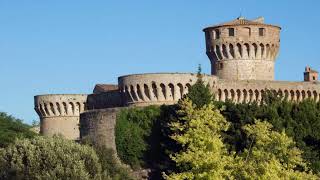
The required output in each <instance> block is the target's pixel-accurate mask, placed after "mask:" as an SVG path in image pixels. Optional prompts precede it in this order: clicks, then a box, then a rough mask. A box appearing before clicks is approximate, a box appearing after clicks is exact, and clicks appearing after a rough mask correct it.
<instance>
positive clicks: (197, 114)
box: [165, 98, 232, 179]
mask: <svg viewBox="0 0 320 180" xmlns="http://www.w3.org/2000/svg"><path fill="white" fill-rule="evenodd" d="M179 105H180V108H181V110H179V111H178V113H179V114H180V115H181V117H182V118H181V119H180V121H178V122H172V123H171V129H172V130H173V131H174V132H175V134H174V135H172V136H171V137H172V139H174V140H175V141H177V143H179V144H181V145H182V150H181V151H180V152H178V153H175V154H173V155H172V156H171V158H172V159H173V160H174V161H175V162H176V163H177V166H178V168H179V170H180V172H178V173H172V174H170V175H169V176H167V175H165V178H166V179H222V178H227V177H229V176H230V173H231V171H230V170H229V169H228V168H227V166H228V164H230V163H231V160H232V156H230V155H229V153H228V152H227V149H226V147H225V145H224V144H223V140H222V137H221V132H223V131H226V130H227V129H228V127H229V123H228V122H227V121H226V120H225V118H224V117H223V116H222V115H221V114H220V112H219V110H217V109H216V108H215V107H214V106H213V105H212V103H211V104H208V105H205V106H203V107H201V108H199V109H198V108H196V107H195V105H194V104H193V103H192V101H190V100H189V99H188V98H185V99H184V100H182V101H180V102H179Z"/></svg>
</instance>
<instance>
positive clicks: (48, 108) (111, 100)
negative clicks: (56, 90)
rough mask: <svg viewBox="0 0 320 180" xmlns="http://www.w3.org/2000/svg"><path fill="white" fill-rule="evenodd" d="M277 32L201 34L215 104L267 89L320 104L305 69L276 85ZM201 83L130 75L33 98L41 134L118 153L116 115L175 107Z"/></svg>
mask: <svg viewBox="0 0 320 180" xmlns="http://www.w3.org/2000/svg"><path fill="white" fill-rule="evenodd" d="M280 30H281V28H280V27H279V26H275V25H270V24H265V23H264V19H263V18H262V17H261V18H258V19H255V20H247V19H245V18H243V17H239V18H237V19H235V20H233V21H230V22H227V23H223V24H219V25H214V26H209V27H207V28H205V29H203V31H204V33H205V39H206V53H207V55H208V57H209V59H210V62H211V75H204V76H203V80H204V81H205V82H206V83H208V84H209V86H210V88H211V90H212V92H213V93H215V97H216V100H219V101H225V100H227V99H228V100H231V101H233V102H235V103H242V102H248V103H249V102H253V101H256V102H260V101H261V100H262V97H263V96H262V95H263V93H264V92H265V90H266V89H270V90H272V91H275V92H277V93H279V94H281V95H283V97H284V98H286V100H289V101H302V100H303V99H306V98H311V99H314V100H315V101H319V100H320V85H319V83H318V81H317V80H318V72H316V71H314V70H312V69H311V68H310V67H306V69H305V72H304V81H303V82H288V81H275V80H274V64H275V60H276V57H277V55H278V53H279V47H280ZM196 80H197V75H196V74H192V73H150V74H132V75H125V76H121V77H119V78H118V84H117V85H110V84H97V85H96V86H95V88H94V90H93V94H89V95H85V94H48V95H38V96H35V98H34V100H35V102H34V103H35V110H36V112H37V113H38V115H39V116H40V133H41V134H43V135H48V136H51V135H54V134H61V135H63V136H64V137H66V138H68V139H73V140H78V139H80V138H82V137H85V136H89V137H91V138H92V139H93V140H95V141H96V142H99V143H102V144H105V145H107V146H108V147H111V148H113V149H115V142H114V140H115V137H114V126H115V121H116V116H117V112H119V110H121V109H122V108H129V107H132V106H148V105H161V104H173V103H176V102H177V101H178V100H179V99H180V98H181V97H182V96H183V95H184V94H186V93H188V89H189V88H190V86H191V85H192V84H194V83H195V82H196Z"/></svg>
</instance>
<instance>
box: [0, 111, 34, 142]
mask: <svg viewBox="0 0 320 180" xmlns="http://www.w3.org/2000/svg"><path fill="white" fill-rule="evenodd" d="M30 128H31V126H29V125H27V124H24V123H22V121H21V120H19V119H16V118H14V117H12V116H9V115H7V114H6V113H3V112H0V147H1V148H3V147H6V146H8V144H10V143H13V142H14V141H15V139H16V138H32V137H34V136H35V135H36V133H34V132H32V131H31V130H30Z"/></svg>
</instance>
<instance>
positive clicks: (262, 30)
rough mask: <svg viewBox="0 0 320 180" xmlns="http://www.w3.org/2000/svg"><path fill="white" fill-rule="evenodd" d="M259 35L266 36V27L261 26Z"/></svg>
mask: <svg viewBox="0 0 320 180" xmlns="http://www.w3.org/2000/svg"><path fill="white" fill-rule="evenodd" d="M259 36H264V28H259Z"/></svg>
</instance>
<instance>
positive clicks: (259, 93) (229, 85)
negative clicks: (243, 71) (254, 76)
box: [213, 79, 320, 103]
mask: <svg viewBox="0 0 320 180" xmlns="http://www.w3.org/2000/svg"><path fill="white" fill-rule="evenodd" d="M267 89H268V90H270V91H273V92H275V93H277V94H278V95H280V96H282V97H283V98H284V99H285V100H289V101H296V102H300V101H302V100H304V99H308V98H309V99H313V100H315V101H319V97H320V84H319V83H317V82H289V81H254V80H250V81H231V80H222V79H220V80H219V81H218V84H217V86H216V87H215V88H214V89H213V92H214V93H215V94H216V96H215V97H216V100H218V101H226V100H227V99H228V100H231V101H233V102H235V103H242V102H246V103H248V102H253V101H257V102H260V101H261V100H262V98H263V94H264V93H265V91H266V90H267Z"/></svg>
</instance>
